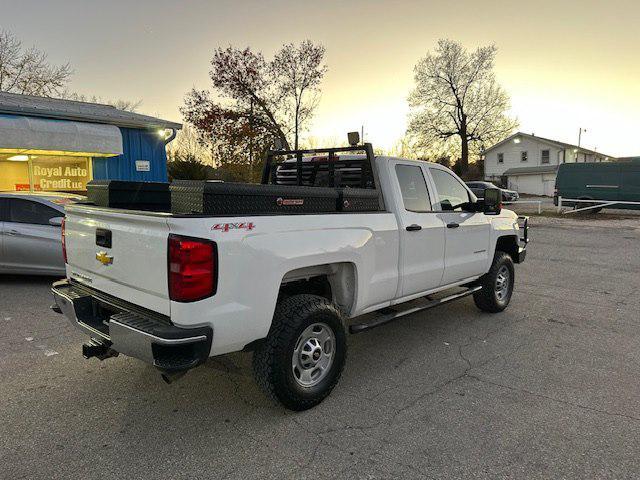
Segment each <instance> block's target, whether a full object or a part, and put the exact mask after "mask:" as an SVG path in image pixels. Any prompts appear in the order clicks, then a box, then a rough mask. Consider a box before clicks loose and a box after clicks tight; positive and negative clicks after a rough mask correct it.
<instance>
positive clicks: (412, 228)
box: [407, 223, 422, 232]
mask: <svg viewBox="0 0 640 480" xmlns="http://www.w3.org/2000/svg"><path fill="white" fill-rule="evenodd" d="M418 230H422V227H421V226H420V225H418V224H417V223H414V224H412V225H409V226H408V227H407V232H416V231H418Z"/></svg>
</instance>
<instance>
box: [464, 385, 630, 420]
mask: <svg viewBox="0 0 640 480" xmlns="http://www.w3.org/2000/svg"><path fill="white" fill-rule="evenodd" d="M467 377H468V378H472V379H474V380H476V381H478V382H481V383H484V384H487V385H493V386H495V387H501V388H506V389H507V390H511V391H514V392H519V393H524V394H525V395H530V396H533V397H537V398H542V399H544V400H550V401H552V402H556V403H560V404H563V405H569V406H571V407H575V408H579V409H581V410H587V411H589V412H595V413H601V414H603V415H608V416H611V417H619V418H626V419H628V420H634V421H636V422H640V417H634V416H633V415H627V414H624V413H618V412H609V411H608V410H602V409H600V408H594V407H589V406H587V405H582V404H581V403H575V402H571V401H569V400H563V399H561V398H556V397H552V396H550V395H544V394H542V393H536V392H532V391H531V390H527V389H525V388H519V387H514V386H511V385H505V384H503V383H499V382H493V381H491V380H487V379H485V378H481V377H478V376H477V375H473V374H468V375H467Z"/></svg>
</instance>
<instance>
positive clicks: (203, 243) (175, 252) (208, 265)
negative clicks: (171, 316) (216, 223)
mask: <svg viewBox="0 0 640 480" xmlns="http://www.w3.org/2000/svg"><path fill="white" fill-rule="evenodd" d="M216 260H217V258H216V244H215V243H214V242H212V241H209V240H203V239H198V238H190V237H181V236H179V235H169V262H168V263H169V265H168V266H169V298H170V299H171V300H174V301H176V302H194V301H196V300H202V299H203V298H207V297H210V296H211V295H213V294H214V293H216V283H217V278H216V277H217V275H216V273H217V272H216Z"/></svg>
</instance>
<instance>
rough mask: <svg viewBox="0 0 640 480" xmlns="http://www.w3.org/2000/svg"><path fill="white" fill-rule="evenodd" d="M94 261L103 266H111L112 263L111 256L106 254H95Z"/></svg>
mask: <svg viewBox="0 0 640 480" xmlns="http://www.w3.org/2000/svg"><path fill="white" fill-rule="evenodd" d="M96 260H98V261H99V262H100V263H101V264H103V265H111V264H112V263H113V256H111V255H107V252H98V253H96Z"/></svg>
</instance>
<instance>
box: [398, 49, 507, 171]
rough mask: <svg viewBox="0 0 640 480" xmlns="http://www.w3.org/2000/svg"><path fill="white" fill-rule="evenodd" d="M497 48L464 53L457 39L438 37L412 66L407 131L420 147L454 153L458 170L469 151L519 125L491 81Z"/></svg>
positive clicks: (464, 165) (463, 167) (502, 93)
mask: <svg viewBox="0 0 640 480" xmlns="http://www.w3.org/2000/svg"><path fill="white" fill-rule="evenodd" d="M496 52H497V49H496V47H495V46H493V45H491V46H487V47H481V48H478V49H477V50H475V51H473V52H468V51H467V50H465V49H464V48H463V47H462V45H460V44H459V43H457V42H454V41H451V40H439V41H438V46H437V47H436V49H435V51H434V52H433V53H431V52H430V53H428V54H427V55H426V56H425V57H424V58H423V59H421V60H420V61H419V62H418V64H417V65H416V67H415V69H414V73H415V77H414V78H415V88H414V90H413V91H412V92H411V94H410V95H409V105H410V106H411V107H412V111H411V114H410V119H409V127H408V133H409V134H410V135H411V136H412V137H414V138H415V139H416V143H417V145H418V146H419V147H421V148H423V149H430V148H435V149H436V150H439V151H440V152H442V150H443V149H444V150H447V151H449V152H451V153H452V154H453V155H455V153H454V152H458V153H459V157H460V170H461V171H462V172H466V170H467V169H468V165H469V153H470V151H471V152H472V153H474V154H477V153H479V152H480V151H481V150H482V149H483V148H486V147H488V146H490V145H491V144H493V143H496V142H498V141H500V140H502V139H503V138H505V137H506V136H508V135H509V134H510V133H511V132H512V131H513V130H514V129H515V128H516V127H517V125H518V123H517V121H516V120H515V119H512V118H510V117H509V116H508V115H507V111H508V110H509V108H510V101H509V96H508V95H507V93H506V92H505V91H504V90H503V89H502V87H501V86H500V85H498V83H497V82H496V80H495V76H494V73H493V66H494V59H495V56H496ZM453 155H452V156H453ZM455 156H458V155H455Z"/></svg>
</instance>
